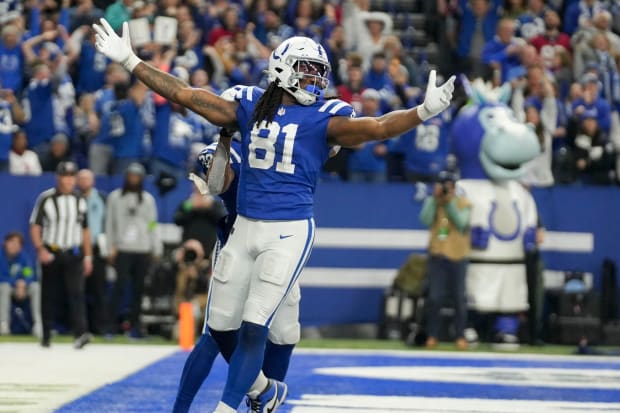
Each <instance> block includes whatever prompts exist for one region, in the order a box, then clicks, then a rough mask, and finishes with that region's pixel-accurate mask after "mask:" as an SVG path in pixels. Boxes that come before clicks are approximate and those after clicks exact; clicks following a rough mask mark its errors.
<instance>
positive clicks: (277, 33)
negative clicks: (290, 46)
mask: <svg viewBox="0 0 620 413" xmlns="http://www.w3.org/2000/svg"><path fill="white" fill-rule="evenodd" d="M265 30H266V33H265V39H264V40H263V39H260V38H259V40H261V41H262V43H263V44H264V45H266V46H267V47H268V48H270V49H271V50H273V49H275V48H276V47H277V46H278V45H279V44H280V43H282V42H283V41H284V40H285V39H288V38H289V37H293V36H294V35H295V31H294V30H293V28H292V27H291V26H289V25H287V24H284V23H282V18H281V16H280V11H279V10H278V9H276V8H273V7H270V8H268V9H267V10H266V11H265Z"/></svg>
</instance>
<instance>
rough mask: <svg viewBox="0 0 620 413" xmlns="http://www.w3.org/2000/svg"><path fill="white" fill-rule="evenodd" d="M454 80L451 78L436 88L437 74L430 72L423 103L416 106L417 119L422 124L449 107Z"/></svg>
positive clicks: (453, 77)
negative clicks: (420, 120)
mask: <svg viewBox="0 0 620 413" xmlns="http://www.w3.org/2000/svg"><path fill="white" fill-rule="evenodd" d="M454 79H456V77H455V76H452V77H451V78H450V79H448V80H447V81H446V83H444V84H443V85H441V86H439V87H437V86H436V83H437V72H436V71H434V70H431V73H430V74H429V75H428V85H427V86H426V95H425V97H424V103H422V104H421V105H420V106H418V117H419V118H420V119H422V122H424V121H425V120H427V119H430V118H432V117H433V116H436V115H438V114H440V113H441V112H443V111H444V110H445V109H446V108H447V107H448V106H450V101H451V100H452V92H454Z"/></svg>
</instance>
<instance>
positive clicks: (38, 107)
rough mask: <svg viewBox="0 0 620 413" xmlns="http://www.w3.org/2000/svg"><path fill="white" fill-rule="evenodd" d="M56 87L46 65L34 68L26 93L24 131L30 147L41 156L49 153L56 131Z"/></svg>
mask: <svg viewBox="0 0 620 413" xmlns="http://www.w3.org/2000/svg"><path fill="white" fill-rule="evenodd" d="M53 100H54V86H53V84H52V73H51V71H50V68H49V67H48V66H47V65H45V64H39V65H37V66H35V68H34V74H33V77H32V79H31V80H30V83H29V84H28V87H27V88H26V90H25V91H24V100H23V105H24V109H25V111H26V124H25V125H24V130H25V131H26V135H27V136H28V141H29V143H30V147H31V149H32V150H33V151H35V152H36V153H37V154H38V155H39V156H42V155H43V154H44V153H46V152H47V149H48V148H49V142H50V141H51V140H52V137H53V136H54V134H55V132H56V131H55V129H54V119H55V116H54V110H55V108H54V105H53Z"/></svg>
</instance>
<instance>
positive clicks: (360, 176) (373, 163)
mask: <svg viewBox="0 0 620 413" xmlns="http://www.w3.org/2000/svg"><path fill="white" fill-rule="evenodd" d="M380 101H381V95H380V94H379V92H378V91H376V90H375V89H366V90H364V92H363V93H362V116H379V115H380V112H379V107H380ZM354 149H355V151H354V152H353V153H352V154H351V155H349V180H350V181H352V182H375V183H379V182H385V181H386V179H387V164H386V160H385V157H386V155H387V153H388V147H387V145H386V143H383V142H372V143H366V144H362V145H359V146H357V147H355V148H354Z"/></svg>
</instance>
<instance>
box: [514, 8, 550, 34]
mask: <svg viewBox="0 0 620 413" xmlns="http://www.w3.org/2000/svg"><path fill="white" fill-rule="evenodd" d="M547 10H551V9H548V8H547V6H545V2H544V1H543V0H527V8H526V9H525V10H524V11H523V12H522V13H521V14H520V15H519V16H517V18H516V20H515V21H516V23H517V32H516V34H517V36H518V37H521V38H523V39H525V40H526V41H528V42H529V41H531V39H533V38H535V37H536V36H538V35H540V34H542V33H544V31H545V21H544V17H545V12H546V11H547Z"/></svg>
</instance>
